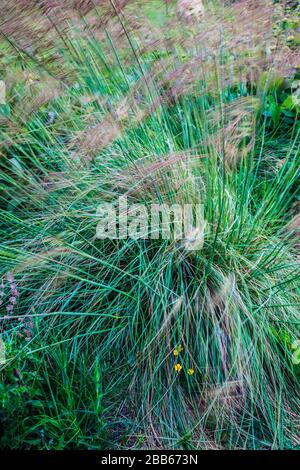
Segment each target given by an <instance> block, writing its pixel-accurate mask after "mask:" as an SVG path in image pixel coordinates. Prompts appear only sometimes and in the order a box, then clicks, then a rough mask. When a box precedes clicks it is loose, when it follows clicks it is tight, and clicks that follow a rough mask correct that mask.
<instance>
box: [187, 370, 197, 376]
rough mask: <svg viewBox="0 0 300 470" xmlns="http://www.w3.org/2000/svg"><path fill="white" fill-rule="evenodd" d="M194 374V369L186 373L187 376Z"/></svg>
mask: <svg viewBox="0 0 300 470" xmlns="http://www.w3.org/2000/svg"><path fill="white" fill-rule="evenodd" d="M194 372H195V371H194V369H188V371H187V373H188V374H189V375H193V373H194Z"/></svg>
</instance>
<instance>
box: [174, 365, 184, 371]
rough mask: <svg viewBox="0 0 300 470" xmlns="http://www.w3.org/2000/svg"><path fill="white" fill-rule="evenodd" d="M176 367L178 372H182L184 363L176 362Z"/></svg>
mask: <svg viewBox="0 0 300 470" xmlns="http://www.w3.org/2000/svg"><path fill="white" fill-rule="evenodd" d="M174 369H175V370H176V372H180V371H181V369H182V365H181V364H179V363H177V364H175V366H174Z"/></svg>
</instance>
